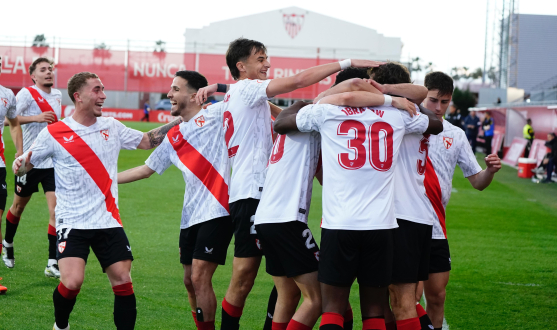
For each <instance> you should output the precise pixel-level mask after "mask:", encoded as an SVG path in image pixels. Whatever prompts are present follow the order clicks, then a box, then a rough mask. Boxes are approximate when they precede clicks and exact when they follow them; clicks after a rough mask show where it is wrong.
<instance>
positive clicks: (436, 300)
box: [427, 289, 447, 305]
mask: <svg viewBox="0 0 557 330" xmlns="http://www.w3.org/2000/svg"><path fill="white" fill-rule="evenodd" d="M446 295H447V291H446V290H445V289H442V290H439V291H436V292H433V293H432V294H431V297H429V299H427V302H428V304H435V305H443V304H444V303H445V297H446Z"/></svg>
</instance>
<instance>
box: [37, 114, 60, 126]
mask: <svg viewBox="0 0 557 330" xmlns="http://www.w3.org/2000/svg"><path fill="white" fill-rule="evenodd" d="M55 120H56V115H55V114H54V112H52V111H47V112H42V113H41V114H40V115H38V120H37V122H38V123H49V124H50V123H53V122H54V121H55Z"/></svg>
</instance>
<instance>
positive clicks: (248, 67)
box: [236, 49, 271, 80]
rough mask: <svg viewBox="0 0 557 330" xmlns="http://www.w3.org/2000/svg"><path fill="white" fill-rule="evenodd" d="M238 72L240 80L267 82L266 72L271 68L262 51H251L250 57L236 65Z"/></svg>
mask: <svg viewBox="0 0 557 330" xmlns="http://www.w3.org/2000/svg"><path fill="white" fill-rule="evenodd" d="M236 67H237V68H238V70H239V71H240V79H245V78H247V79H258V80H267V72H268V71H269V68H271V63H269V60H268V57H267V54H266V53H265V52H263V51H259V52H257V51H256V50H255V49H253V50H252V52H251V55H250V56H249V57H248V58H247V59H246V60H245V61H240V62H238V63H237V64H236Z"/></svg>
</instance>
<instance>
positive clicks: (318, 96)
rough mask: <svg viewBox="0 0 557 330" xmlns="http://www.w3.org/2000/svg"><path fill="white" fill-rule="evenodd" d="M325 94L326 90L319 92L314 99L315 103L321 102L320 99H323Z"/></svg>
mask: <svg viewBox="0 0 557 330" xmlns="http://www.w3.org/2000/svg"><path fill="white" fill-rule="evenodd" d="M323 94H325V92H321V93H319V95H317V97H316V98H314V99H313V104H316V103H317V102H319V100H321V99H322V98H323Z"/></svg>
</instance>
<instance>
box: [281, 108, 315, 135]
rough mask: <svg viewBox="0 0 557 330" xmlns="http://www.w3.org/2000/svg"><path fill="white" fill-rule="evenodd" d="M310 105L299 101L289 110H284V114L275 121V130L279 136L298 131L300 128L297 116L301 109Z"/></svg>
mask: <svg viewBox="0 0 557 330" xmlns="http://www.w3.org/2000/svg"><path fill="white" fill-rule="evenodd" d="M308 104H309V103H306V102H303V101H298V102H296V103H294V104H293V105H291V106H289V107H288V108H286V109H284V110H282V112H281V113H280V114H279V115H278V116H277V119H275V124H274V125H273V128H274V129H275V132H277V133H279V134H286V133H288V132H292V131H297V130H298V126H297V125H296V114H298V111H300V109H301V108H303V107H305V106H306V105H308Z"/></svg>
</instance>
